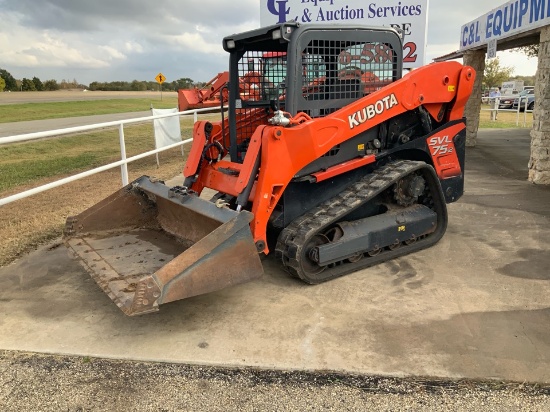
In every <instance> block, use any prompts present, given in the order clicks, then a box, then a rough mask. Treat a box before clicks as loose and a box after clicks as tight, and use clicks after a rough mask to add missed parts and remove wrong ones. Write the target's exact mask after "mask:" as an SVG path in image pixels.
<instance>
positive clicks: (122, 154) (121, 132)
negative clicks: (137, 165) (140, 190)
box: [118, 123, 128, 186]
mask: <svg viewBox="0 0 550 412" xmlns="http://www.w3.org/2000/svg"><path fill="white" fill-rule="evenodd" d="M118 136H119V137H120V160H123V161H124V163H123V164H121V165H120V173H121V175H122V186H126V185H127V184H128V163H126V144H125V143H124V124H123V123H121V124H120V125H119V127H118Z"/></svg>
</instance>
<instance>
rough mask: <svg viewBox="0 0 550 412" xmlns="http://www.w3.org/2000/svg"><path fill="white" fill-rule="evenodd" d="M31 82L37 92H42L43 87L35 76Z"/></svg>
mask: <svg viewBox="0 0 550 412" xmlns="http://www.w3.org/2000/svg"><path fill="white" fill-rule="evenodd" d="M32 82H33V83H34V88H35V89H36V90H38V91H39V92H41V91H42V90H44V85H43V84H42V82H41V81H40V79H39V78H38V77H36V76H35V77H33V78H32Z"/></svg>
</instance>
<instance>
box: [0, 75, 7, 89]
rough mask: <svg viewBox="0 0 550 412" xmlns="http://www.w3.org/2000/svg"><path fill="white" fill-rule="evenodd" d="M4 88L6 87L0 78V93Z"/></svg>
mask: <svg viewBox="0 0 550 412" xmlns="http://www.w3.org/2000/svg"><path fill="white" fill-rule="evenodd" d="M4 87H6V81H5V80H4V79H2V78H1V77H0V92H3V91H4Z"/></svg>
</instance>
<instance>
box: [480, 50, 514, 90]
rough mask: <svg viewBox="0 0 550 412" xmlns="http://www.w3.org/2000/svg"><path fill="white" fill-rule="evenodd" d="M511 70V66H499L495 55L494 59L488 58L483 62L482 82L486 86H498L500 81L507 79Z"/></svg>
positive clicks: (512, 69)
mask: <svg viewBox="0 0 550 412" xmlns="http://www.w3.org/2000/svg"><path fill="white" fill-rule="evenodd" d="M513 72H514V68H513V67H505V66H501V65H500V61H499V60H498V57H497V58H496V59H492V60H489V61H488V62H487V63H486V64H485V71H484V72H483V82H484V83H485V86H487V87H488V88H492V87H500V85H501V84H502V82H505V81H507V80H508V79H509V78H510V76H511V75H512V73H513Z"/></svg>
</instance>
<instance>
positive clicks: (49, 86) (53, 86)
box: [44, 79, 59, 91]
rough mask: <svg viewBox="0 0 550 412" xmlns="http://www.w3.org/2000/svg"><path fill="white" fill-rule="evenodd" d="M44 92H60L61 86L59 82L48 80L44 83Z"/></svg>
mask: <svg viewBox="0 0 550 412" xmlns="http://www.w3.org/2000/svg"><path fill="white" fill-rule="evenodd" d="M44 90H49V91H53V90H59V85H58V84H57V80H53V79H52V80H46V81H45V82H44Z"/></svg>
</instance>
